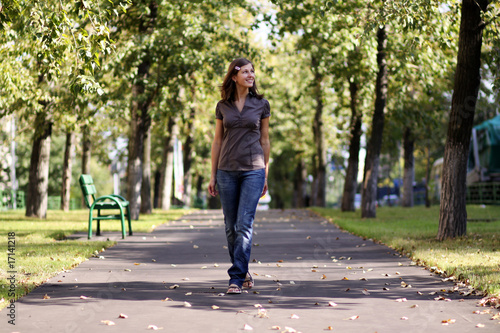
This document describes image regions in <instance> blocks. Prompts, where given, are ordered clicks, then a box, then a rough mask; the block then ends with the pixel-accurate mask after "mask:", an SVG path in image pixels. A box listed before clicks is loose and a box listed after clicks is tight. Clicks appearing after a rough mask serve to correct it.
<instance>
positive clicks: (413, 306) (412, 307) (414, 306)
mask: <svg viewBox="0 0 500 333" xmlns="http://www.w3.org/2000/svg"><path fill="white" fill-rule="evenodd" d="M415 308H418V305H417V304H413V305H412V306H410V309H415Z"/></svg>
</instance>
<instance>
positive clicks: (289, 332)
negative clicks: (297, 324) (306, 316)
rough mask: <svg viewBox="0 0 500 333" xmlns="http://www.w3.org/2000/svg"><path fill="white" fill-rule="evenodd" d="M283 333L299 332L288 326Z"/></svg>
mask: <svg viewBox="0 0 500 333" xmlns="http://www.w3.org/2000/svg"><path fill="white" fill-rule="evenodd" d="M281 333H297V330H296V329H294V328H291V327H288V326H285V330H284V331H283V332H281Z"/></svg>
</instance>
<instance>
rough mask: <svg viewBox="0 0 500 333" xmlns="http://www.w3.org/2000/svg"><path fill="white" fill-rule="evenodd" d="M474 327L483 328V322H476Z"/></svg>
mask: <svg viewBox="0 0 500 333" xmlns="http://www.w3.org/2000/svg"><path fill="white" fill-rule="evenodd" d="M476 327H478V328H483V327H484V324H477V325H476Z"/></svg>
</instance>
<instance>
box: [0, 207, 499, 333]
mask: <svg viewBox="0 0 500 333" xmlns="http://www.w3.org/2000/svg"><path fill="white" fill-rule="evenodd" d="M253 241H254V247H253V250H252V259H253V262H252V263H251V265H250V268H251V272H252V273H253V274H254V277H255V280H256V286H255V287H254V288H253V289H251V290H250V291H249V292H248V293H243V294H241V295H225V294H224V293H225V291H226V288H227V280H228V277H227V273H226V270H227V269H228V268H229V264H228V261H229V256H228V254H227V250H225V248H224V245H225V244H224V243H225V237H224V232H223V220H222V215H221V212H220V211H198V212H196V213H195V214H191V215H188V216H185V217H183V218H182V219H181V220H179V221H175V222H172V223H169V224H165V225H162V226H160V227H158V228H157V230H155V231H154V232H153V233H152V234H137V235H134V236H132V237H127V239H125V240H123V241H121V240H120V241H119V243H118V244H117V245H116V246H114V247H113V248H110V249H108V250H106V251H105V252H103V253H101V255H102V256H103V258H101V259H99V258H92V259H90V260H88V261H86V262H84V263H82V264H81V265H79V266H78V267H76V268H74V269H72V270H71V271H67V272H64V273H61V274H59V275H58V276H56V277H54V278H52V279H50V280H49V281H48V282H47V283H45V284H44V285H43V286H41V287H40V288H37V289H36V290H34V291H33V292H32V293H31V294H29V295H28V296H27V297H24V298H22V299H21V300H20V301H18V302H17V304H16V305H17V318H16V323H17V325H16V326H15V328H14V329H13V328H12V326H11V325H7V320H6V319H5V317H4V319H3V320H2V321H1V322H0V331H1V332H21V333H27V332H30V333H31V332H93V333H95V332H143V331H147V330H148V327H150V329H153V328H159V329H162V331H163V332H183V333H184V332H188V333H189V332H243V331H244V330H245V329H246V330H250V329H253V332H273V330H272V328H273V327H274V326H276V327H277V326H279V327H280V329H279V330H277V331H278V332H295V330H296V331H297V332H304V333H308V332H325V331H329V330H332V331H334V332H380V333H383V332H454V333H456V332H472V331H478V332H499V331H500V324H499V323H500V322H499V321H498V320H490V318H491V317H492V315H493V313H490V314H487V313H484V314H475V313H473V312H474V311H484V310H487V309H485V308H479V307H477V306H476V303H477V298H476V299H474V298H471V297H470V296H469V297H464V296H463V295H460V294H459V292H458V291H456V292H449V291H450V290H453V288H454V284H453V283H452V282H443V281H442V279H441V278H440V277H439V276H437V275H434V274H432V273H430V272H429V271H428V270H425V269H423V268H422V267H418V266H414V265H412V264H411V262H410V260H409V259H407V258H405V257H402V256H400V255H399V254H397V253H395V251H393V250H391V249H389V248H387V247H384V246H381V245H378V244H374V243H373V242H372V241H370V240H363V239H361V238H358V237H355V236H353V235H351V234H348V233H345V232H342V231H340V230H338V229H337V228H335V227H334V226H333V225H331V224H328V223H327V222H326V221H324V220H323V219H321V218H319V217H317V216H316V215H314V214H313V213H310V212H308V211H304V210H286V211H280V210H276V211H268V212H259V213H258V217H257V220H256V227H255V236H254V240H253ZM45 295H47V296H48V297H50V298H46V299H44V296H45ZM436 299H437V300H436ZM4 312H5V311H3V312H2V313H4ZM120 314H124V315H126V316H128V318H119V316H120ZM106 321H112V322H113V323H114V324H115V325H106ZM443 321H449V324H448V325H443ZM108 323H109V322H108ZM478 324H483V325H484V326H485V327H483V328H476V325H478ZM150 325H154V326H150Z"/></svg>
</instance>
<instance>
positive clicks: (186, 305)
mask: <svg viewBox="0 0 500 333" xmlns="http://www.w3.org/2000/svg"><path fill="white" fill-rule="evenodd" d="M191 306H192V305H191V303H189V302H184V307H186V308H190V307H191Z"/></svg>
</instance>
